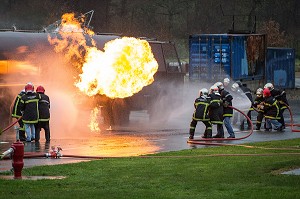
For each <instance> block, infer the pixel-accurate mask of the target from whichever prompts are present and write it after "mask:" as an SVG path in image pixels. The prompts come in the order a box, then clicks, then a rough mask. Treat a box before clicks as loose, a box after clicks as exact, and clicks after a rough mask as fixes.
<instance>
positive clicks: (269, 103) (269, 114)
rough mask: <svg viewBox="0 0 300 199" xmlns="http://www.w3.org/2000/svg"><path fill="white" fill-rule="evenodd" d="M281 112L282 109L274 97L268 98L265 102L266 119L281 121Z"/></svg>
mask: <svg viewBox="0 0 300 199" xmlns="http://www.w3.org/2000/svg"><path fill="white" fill-rule="evenodd" d="M279 111H280V107H279V103H278V101H277V100H276V99H275V98H274V97H273V96H270V97H266V98H265V100H264V115H265V118H268V119H272V120H278V119H280V116H279Z"/></svg>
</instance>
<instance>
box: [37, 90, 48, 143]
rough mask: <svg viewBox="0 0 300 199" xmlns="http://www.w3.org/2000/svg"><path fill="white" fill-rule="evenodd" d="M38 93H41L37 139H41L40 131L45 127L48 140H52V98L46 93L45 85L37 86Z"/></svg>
mask: <svg viewBox="0 0 300 199" xmlns="http://www.w3.org/2000/svg"><path fill="white" fill-rule="evenodd" d="M36 93H37V94H39V98H40V100H39V104H38V108H39V121H38V123H37V124H36V125H35V141H36V142H38V141H39V140H40V132H41V129H42V128H43V129H44V131H45V139H46V142H50V126H49V121H50V99H49V97H48V95H46V94H45V88H44V87H43V86H38V87H37V88H36Z"/></svg>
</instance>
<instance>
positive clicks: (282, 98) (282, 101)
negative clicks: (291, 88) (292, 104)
mask: <svg viewBox="0 0 300 199" xmlns="http://www.w3.org/2000/svg"><path fill="white" fill-rule="evenodd" d="M270 92H271V95H272V96H273V97H274V98H275V99H276V100H277V101H278V102H279V105H280V109H281V110H283V109H287V105H289V103H288V101H287V99H286V92H285V91H281V90H278V89H273V90H271V91H270Z"/></svg>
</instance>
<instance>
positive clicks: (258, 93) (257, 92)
mask: <svg viewBox="0 0 300 199" xmlns="http://www.w3.org/2000/svg"><path fill="white" fill-rule="evenodd" d="M263 91H264V90H263V89H262V88H258V89H257V90H256V95H257V96H262V95H263Z"/></svg>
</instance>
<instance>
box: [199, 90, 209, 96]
mask: <svg viewBox="0 0 300 199" xmlns="http://www.w3.org/2000/svg"><path fill="white" fill-rule="evenodd" d="M207 95H208V90H207V89H206V88H202V89H201V90H200V91H199V96H204V97H207Z"/></svg>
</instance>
